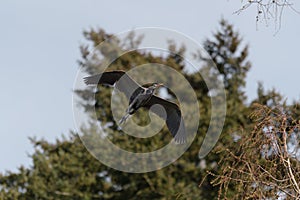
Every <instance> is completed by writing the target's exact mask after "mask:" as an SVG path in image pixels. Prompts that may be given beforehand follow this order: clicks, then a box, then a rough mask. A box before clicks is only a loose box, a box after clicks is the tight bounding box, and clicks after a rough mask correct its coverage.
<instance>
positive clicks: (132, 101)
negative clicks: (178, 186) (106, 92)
mask: <svg viewBox="0 0 300 200" xmlns="http://www.w3.org/2000/svg"><path fill="white" fill-rule="evenodd" d="M84 82H85V83H86V84H87V85H90V84H102V85H110V86H115V87H116V88H117V89H118V90H119V91H120V92H123V93H124V94H125V95H126V97H127V98H128V99H129V106H128V108H127V110H126V114H125V115H124V116H123V117H122V119H121V120H120V123H123V122H125V121H126V119H127V118H128V117H129V116H130V115H132V114H134V113H135V112H136V111H137V110H138V109H139V108H141V107H144V108H146V109H150V108H151V106H153V105H155V104H158V105H161V106H163V108H164V109H165V111H166V112H165V113H164V112H161V110H160V109H155V108H154V109H153V108H152V109H150V110H151V111H152V112H154V113H155V114H156V115H158V116H159V117H161V118H163V119H164V120H165V121H166V124H167V127H168V129H169V131H170V132H171V134H172V136H173V137H174V139H175V142H176V143H180V144H182V143H185V142H186V132H185V126H184V122H183V118H182V115H181V111H180V109H179V107H178V105H177V104H175V103H172V102H170V101H167V100H165V99H162V98H160V97H158V96H156V95H154V92H155V90H156V89H157V88H159V87H161V86H162V84H160V83H153V84H152V85H151V86H150V87H148V88H145V87H142V86H141V85H139V84H138V83H137V82H135V81H134V80H133V79H132V78H130V77H129V76H128V75H127V74H126V73H125V72H124V71H119V70H118V71H108V72H104V73H101V74H97V75H93V76H89V77H85V78H84ZM165 114H166V116H165Z"/></svg>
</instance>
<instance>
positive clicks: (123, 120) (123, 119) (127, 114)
mask: <svg viewBox="0 0 300 200" xmlns="http://www.w3.org/2000/svg"><path fill="white" fill-rule="evenodd" d="M129 116H130V114H129V113H126V114H125V115H124V116H123V117H122V118H121V119H120V121H119V124H120V125H121V124H123V123H124V122H125V121H126V120H127V118H128V117H129Z"/></svg>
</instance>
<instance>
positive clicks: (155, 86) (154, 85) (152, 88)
mask: <svg viewBox="0 0 300 200" xmlns="http://www.w3.org/2000/svg"><path fill="white" fill-rule="evenodd" d="M161 86H163V84H162V83H152V84H151V85H150V86H149V87H148V88H147V93H149V94H150V93H152V94H153V93H154V92H155V90H157V89H158V88H160V87H161Z"/></svg>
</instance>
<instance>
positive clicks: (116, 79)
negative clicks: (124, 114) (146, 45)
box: [84, 70, 141, 99]
mask: <svg viewBox="0 0 300 200" xmlns="http://www.w3.org/2000/svg"><path fill="white" fill-rule="evenodd" d="M84 82H85V83H86V84H87V85H90V84H102V85H111V86H113V85H114V84H115V83H116V85H115V87H116V88H117V89H118V90H119V91H120V92H123V93H124V94H125V95H126V97H127V98H128V99H129V98H130V97H131V96H132V94H133V92H134V91H136V90H137V89H138V88H141V86H140V85H139V84H138V83H137V82H135V81H134V80H133V79H132V78H130V76H128V75H127V74H126V72H124V71H120V70H119V71H109V72H103V73H101V74H96V75H93V76H89V77H85V78H84Z"/></svg>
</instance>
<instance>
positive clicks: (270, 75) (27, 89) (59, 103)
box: [0, 0, 300, 172]
mask: <svg viewBox="0 0 300 200" xmlns="http://www.w3.org/2000/svg"><path fill="white" fill-rule="evenodd" d="M294 3H295V7H296V8H298V9H299V10H300V3H299V2H296V1H295V2H294ZM240 6H241V1H234V0H231V1H228V0H210V1H199V0H193V1H181V2H176V1H170V0H165V1H159V0H152V1H140V0H131V1H116V0H111V1H97V0H77V1H71V0H64V1H57V0H52V1H38V0H26V1H19V0H4V1H1V3H0V24H1V31H0V38H1V39H0V41H1V42H0V56H1V65H0V71H1V78H0V85H1V100H0V102H1V103H0V110H1V112H0V136H1V138H2V139H1V142H0V152H1V157H0V171H1V172H3V171H5V170H15V169H16V167H18V166H20V165H21V164H24V165H25V166H29V165H30V159H29V158H28V153H31V152H32V151H33V148H32V145H31V144H30V143H29V140H28V137H29V136H37V137H38V138H41V137H43V138H45V139H47V140H49V141H54V139H55V138H57V137H60V136H61V134H68V133H69V130H74V129H75V126H74V124H73V116H72V86H73V82H74V79H75V75H76V72H77V70H78V65H77V63H76V60H77V59H79V58H80V54H79V50H78V46H79V45H80V44H81V43H83V42H84V39H83V37H82V31H83V30H84V29H88V28H90V27H101V28H104V29H105V30H106V31H108V32H111V33H118V32H123V31H125V30H129V29H132V28H137V27H145V26H146V27H151V26H155V27H163V28H168V29H174V30H176V31H179V32H182V33H184V34H186V35H188V36H189V37H191V38H193V39H194V40H196V41H198V42H199V43H201V42H202V41H203V40H204V38H205V37H209V36H211V33H212V31H214V30H216V28H217V27H218V21H219V20H220V18H221V17H222V16H223V17H224V18H225V19H228V20H229V21H230V22H231V23H233V24H234V25H235V27H236V28H237V29H238V30H239V31H240V33H241V35H242V36H243V37H244V41H246V42H248V43H249V44H250V60H251V61H252V63H253V68H252V69H251V71H250V73H249V74H248V78H247V90H246V92H247V95H248V96H249V97H250V98H254V97H255V94H256V88H257V81H259V80H260V81H263V83H264V85H265V87H266V88H269V89H270V88H272V87H275V88H277V89H278V90H279V91H280V92H282V93H283V94H284V95H285V96H286V97H287V98H289V99H299V97H300V91H299V89H298V86H297V82H298V77H299V74H300V66H299V63H298V56H299V49H298V47H300V40H299V35H300V16H299V15H297V14H295V13H294V12H292V11H291V10H286V11H285V12H284V15H283V18H282V28H281V30H280V32H279V33H278V34H277V35H276V36H273V34H274V32H275V30H274V26H273V25H272V24H270V26H269V27H265V26H264V24H260V25H259V30H256V23H255V12H256V10H255V9H254V8H253V9H251V8H250V9H249V10H247V11H246V12H245V13H242V14H241V15H233V14H232V13H233V12H234V11H235V10H237V9H238V8H239V7H240ZM271 23H272V21H271Z"/></svg>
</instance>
